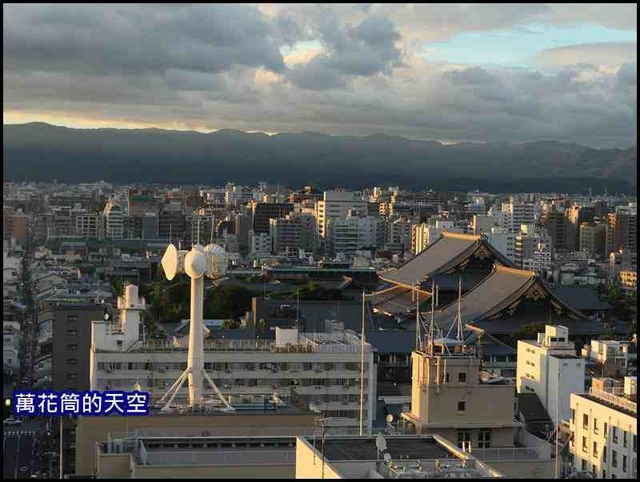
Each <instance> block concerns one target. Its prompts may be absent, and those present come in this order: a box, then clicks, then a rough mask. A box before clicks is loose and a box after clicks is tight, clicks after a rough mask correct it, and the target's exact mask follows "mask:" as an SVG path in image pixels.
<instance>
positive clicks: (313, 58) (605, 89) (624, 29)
mask: <svg viewBox="0 0 640 482" xmlns="http://www.w3.org/2000/svg"><path fill="white" fill-rule="evenodd" d="M3 11H4V13H5V15H6V18H7V20H8V21H7V22H6V23H5V27H4V30H3V39H4V49H3V51H4V58H5V60H4V81H5V89H4V93H5V103H4V113H5V120H4V122H5V124H15V123H25V122H34V121H41V122H48V123H51V124H56V125H64V126H68V127H89V128H96V127H118V128H140V127H157V128H164V129H179V130H195V131H200V132H210V131H214V130H219V129H228V128H231V129H239V130H245V131H249V132H252V131H257V132H266V133H268V134H273V133H276V132H302V131H317V132H323V133H326V134H330V135H354V136H366V135H371V134H374V133H384V134H388V135H398V136H402V137H406V138H409V139H430V140H435V141H439V142H444V143H455V142H466V141H471V142H501V141H512V142H528V141H535V140H543V139H545V140H550V139H553V140H559V141H562V142H576V143H580V144H584V145H587V146H590V147H598V148H607V147H609V148H610V147H622V148H625V147H629V146H631V145H633V144H635V143H636V135H635V128H636V123H635V118H636V110H637V109H636V96H637V93H636V92H637V91H636V77H637V67H636V65H637V57H636V55H637V54H636V41H637V34H636V28H637V24H636V12H637V7H636V5H635V4H615V5H605V4H589V5H586V4H585V5H582V6H580V8H575V7H574V6H573V5H563V4H473V5H461V4H453V5H401V6H393V7H391V5H379V4H373V5H368V4H367V5H363V4H358V5H313V4H293V5H284V4H281V5H274V4H260V5H253V4H241V5H193V6H191V5H187V6H183V5H180V6H176V5H163V6H159V5H154V6H151V5H136V6H131V5H108V6H106V5H83V6H77V5H76V6H73V7H71V6H69V5H55V6H44V5H7V6H5V7H4V8H3Z"/></svg>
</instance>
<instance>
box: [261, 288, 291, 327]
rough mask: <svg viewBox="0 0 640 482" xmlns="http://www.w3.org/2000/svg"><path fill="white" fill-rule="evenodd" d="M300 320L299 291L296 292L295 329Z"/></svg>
mask: <svg viewBox="0 0 640 482" xmlns="http://www.w3.org/2000/svg"><path fill="white" fill-rule="evenodd" d="M265 289H266V285H265ZM299 320H300V290H299V289H297V290H296V328H298V322H299Z"/></svg>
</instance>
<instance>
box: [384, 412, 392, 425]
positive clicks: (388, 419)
mask: <svg viewBox="0 0 640 482" xmlns="http://www.w3.org/2000/svg"><path fill="white" fill-rule="evenodd" d="M385 420H386V421H387V423H391V422H393V415H391V414H389V415H387V417H386V418H385Z"/></svg>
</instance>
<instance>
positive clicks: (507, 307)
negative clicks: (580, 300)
mask: <svg viewBox="0 0 640 482" xmlns="http://www.w3.org/2000/svg"><path fill="white" fill-rule="evenodd" d="M526 298H531V299H535V300H538V299H548V300H549V301H550V303H552V304H553V305H554V306H556V307H559V308H562V309H564V310H565V311H566V312H567V313H568V316H569V317H570V318H574V319H582V320H586V319H587V317H586V316H585V315H584V314H583V313H581V312H580V311H578V310H576V309H574V308H572V307H570V306H568V305H566V304H565V303H564V302H563V301H562V300H560V299H559V298H557V297H556V296H555V295H554V294H553V293H552V292H551V291H550V290H549V289H548V288H547V287H546V286H545V285H544V284H543V283H542V282H541V281H540V280H539V279H538V278H537V276H536V275H535V272H533V271H525V270H521V269H515V268H507V267H504V266H500V265H499V264H496V265H495V266H494V269H493V271H492V272H491V274H490V275H489V276H487V277H486V278H485V279H484V280H483V281H482V282H481V283H479V284H478V285H477V286H476V287H475V288H473V289H472V290H470V291H468V292H467V293H465V294H464V295H463V296H462V298H461V300H460V315H461V317H462V322H463V323H474V322H476V321H479V320H487V319H495V318H503V317H505V315H504V313H505V312H507V315H506V316H509V314H512V313H513V312H514V311H515V308H516V307H517V305H518V304H519V303H520V302H521V301H523V300H524V299H526ZM457 312H458V300H456V301H454V302H453V303H450V304H449V305H447V306H445V307H444V308H443V309H442V310H440V311H437V312H436V313H435V317H434V318H435V321H436V322H437V323H438V325H439V326H440V327H441V328H443V329H445V328H446V327H448V326H449V325H450V324H451V323H452V322H453V321H454V320H455V319H456V316H457Z"/></svg>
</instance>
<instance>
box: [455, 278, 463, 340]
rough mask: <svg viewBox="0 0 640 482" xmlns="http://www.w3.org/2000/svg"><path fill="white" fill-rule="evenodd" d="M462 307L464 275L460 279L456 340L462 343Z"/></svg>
mask: <svg viewBox="0 0 640 482" xmlns="http://www.w3.org/2000/svg"><path fill="white" fill-rule="evenodd" d="M461 305H462V275H460V278H458V317H457V322H458V333H457V336H456V340H458V341H462V316H461V315H460V307H461Z"/></svg>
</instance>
